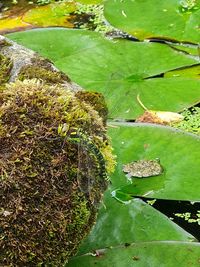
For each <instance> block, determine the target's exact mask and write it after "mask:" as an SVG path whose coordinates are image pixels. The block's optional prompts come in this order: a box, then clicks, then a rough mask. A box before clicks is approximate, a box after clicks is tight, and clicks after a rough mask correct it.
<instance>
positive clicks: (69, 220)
mask: <svg viewBox="0 0 200 267" xmlns="http://www.w3.org/2000/svg"><path fill="white" fill-rule="evenodd" d="M72 131H79V132H81V133H82V135H84V136H85V138H88V141H87V142H85V143H84V142H83V144H82V142H81V141H82V140H81V135H80V137H79V139H77V140H76V142H74V141H73V139H72V138H71V135H70V132H72ZM87 144H89V146H87ZM90 146H93V147H95V153H97V154H98V155H99V153H102V155H103V158H104V160H105V166H112V165H113V162H114V161H113V158H112V155H111V147H110V145H109V142H108V139H107V137H106V133H105V128H104V126H103V123H102V119H101V118H100V117H99V115H98V113H97V112H96V111H95V110H94V109H93V108H92V107H91V106H90V105H88V104H86V103H85V102H83V101H80V100H79V99H78V98H77V97H75V95H74V94H73V93H72V92H71V91H68V90H66V89H63V88H62V87H60V86H49V85H46V84H42V83H41V82H39V81H38V80H31V81H30V80H25V81H24V82H20V81H18V82H16V83H15V84H10V85H7V86H6V88H5V89H2V90H1V92H0V147H1V154H0V252H1V253H0V266H9V267H12V266H13V267H14V266H15V267H16V266H62V265H63V264H64V262H65V261H66V260H67V259H68V258H69V257H70V256H71V255H74V253H75V252H76V250H77V247H78V245H79V243H80V241H81V240H82V239H83V238H84V237H85V235H86V234H87V233H88V231H89V230H90V228H91V226H92V224H93V223H94V221H95V215H96V211H97V206H98V203H99V201H100V199H101V196H102V192H103V191H104V190H105V188H106V186H107V181H106V180H105V177H104V176H103V175H101V173H100V172H99V170H100V168H99V165H100V164H103V163H102V162H98V159H99V157H97V156H96V155H95V153H93V150H91V151H90V150H89V149H88V148H89V147H90ZM103 151H107V152H108V153H105V155H104V154H103ZM106 161H109V162H110V164H107V163H106ZM108 168H110V167H108ZM108 168H107V170H108ZM110 169H111V168H110Z"/></svg>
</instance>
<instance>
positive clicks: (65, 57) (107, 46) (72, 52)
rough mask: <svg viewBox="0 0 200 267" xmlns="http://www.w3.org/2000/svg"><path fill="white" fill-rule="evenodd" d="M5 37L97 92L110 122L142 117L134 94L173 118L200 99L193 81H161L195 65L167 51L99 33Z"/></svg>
mask: <svg viewBox="0 0 200 267" xmlns="http://www.w3.org/2000/svg"><path fill="white" fill-rule="evenodd" d="M8 37H9V38H11V39H12V40H14V41H17V42H18V43H20V44H22V45H25V46H27V47H29V48H31V49H33V50H35V51H37V52H39V53H40V54H41V55H43V56H45V57H47V58H49V59H51V60H52V61H53V62H54V63H55V65H56V66H57V67H58V68H59V69H61V70H62V71H64V72H66V73H67V74H68V75H69V76H70V77H71V79H72V80H73V81H74V82H76V83H78V84H80V85H81V86H82V87H84V88H85V89H87V90H91V91H99V92H102V93H103V94H104V95H105V97H106V100H107V103H108V107H109V110H110V117H114V118H127V119H134V118H136V117H137V116H138V115H141V114H142V113H143V109H142V108H141V106H140V105H139V103H138V101H137V95H138V94H139V95H140V99H141V100H142V102H143V103H144V104H145V106H147V107H148V109H150V110H163V111H175V112H177V111H180V110H183V109H184V108H187V107H190V106H192V105H193V104H194V103H197V102H198V101H199V99H200V97H199V95H200V80H199V79H198V78H197V77H190V76H189V77H182V76H180V77H166V78H165V77H162V74H163V73H165V72H167V71H171V70H174V69H177V68H181V67H184V66H191V65H193V64H195V63H196V62H197V61H196V60H195V59H193V58H190V57H187V56H186V55H184V54H181V53H180V52H178V51H175V50H173V49H171V48H170V47H169V46H167V45H162V44H158V43H147V42H144V43H137V42H130V41H124V40H123V41H119V40H118V41H111V40H107V39H105V38H103V37H102V36H101V35H100V34H98V33H94V32H88V31H83V30H66V29H47V30H33V31H27V32H20V33H14V34H9V35H8ZM33 39H34V42H33V41H32V40H33ZM55 40H56V42H55ZM155 76H156V77H155ZM157 76H158V77H157Z"/></svg>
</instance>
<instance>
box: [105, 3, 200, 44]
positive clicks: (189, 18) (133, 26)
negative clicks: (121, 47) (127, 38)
mask: <svg viewBox="0 0 200 267" xmlns="http://www.w3.org/2000/svg"><path fill="white" fill-rule="evenodd" d="M133 12H134V15H133ZM104 13H105V17H106V19H107V20H108V21H109V22H110V23H111V24H112V25H113V26H115V27H117V28H119V29H121V30H123V31H125V32H128V33H130V34H132V35H133V36H136V37H137V38H139V39H140V40H143V39H145V38H152V37H153V38H163V39H175V40H178V41H185V42H189V43H190V42H192V41H193V42H194V43H198V42H199V41H200V29H199V23H200V1H199V0H196V1H195V0H194V1H187V0H182V1H178V0H168V1H162V2H161V1H160V0H145V1H140V0H134V1H121V0H109V1H106V3H105V12H104Z"/></svg>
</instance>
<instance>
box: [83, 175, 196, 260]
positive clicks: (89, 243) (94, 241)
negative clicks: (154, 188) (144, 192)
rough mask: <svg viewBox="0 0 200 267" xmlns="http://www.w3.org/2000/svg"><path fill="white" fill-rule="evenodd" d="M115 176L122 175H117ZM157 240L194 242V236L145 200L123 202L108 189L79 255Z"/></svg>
mask: <svg viewBox="0 0 200 267" xmlns="http://www.w3.org/2000/svg"><path fill="white" fill-rule="evenodd" d="M113 179H118V177H117V176H116V177H114V176H113V178H112V181H113ZM155 240H157V241H161V240H177V241H192V240H193V241H194V238H193V237H192V236H191V235H190V234H189V233H187V232H185V231H184V230H183V229H182V228H181V227H179V226H178V225H176V224H175V223H173V222H172V221H171V220H170V219H168V218H167V217H166V216H165V215H163V214H162V213H160V212H159V211H157V210H156V209H154V208H153V207H151V206H150V205H148V204H146V203H145V202H143V201H142V200H140V199H133V200H131V201H129V202H126V201H124V203H120V202H118V201H116V200H115V199H114V198H112V197H111V194H110V192H109V191H107V192H106V194H105V196H104V199H103V205H102V207H101V209H100V211H99V214H98V217H97V222H96V224H95V226H94V227H93V229H92V231H91V233H90V234H89V236H87V237H86V239H85V241H84V242H83V243H82V245H81V247H80V249H79V252H78V255H81V254H84V253H87V252H90V251H93V250H96V249H101V248H105V247H111V246H117V245H121V244H125V243H127V244H130V243H132V242H142V241H155Z"/></svg>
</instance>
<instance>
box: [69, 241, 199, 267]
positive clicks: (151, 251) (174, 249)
mask: <svg viewBox="0 0 200 267" xmlns="http://www.w3.org/2000/svg"><path fill="white" fill-rule="evenodd" d="M95 255H96V256H95ZM199 255H200V244H199V243H188V242H185V243H181V242H171V241H165V242H144V243H134V244H131V245H130V246H119V247H115V248H107V249H102V250H99V251H96V252H93V254H92V253H90V254H86V255H82V256H79V257H74V258H72V259H71V260H70V262H69V263H68V264H67V265H66V267H80V266H81V267H94V266H96V267H108V266H109V267H127V266H134V267H144V266H152V267H160V266H162V267H175V266H181V267H189V266H190V267H197V266H199V265H200V256H199Z"/></svg>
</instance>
